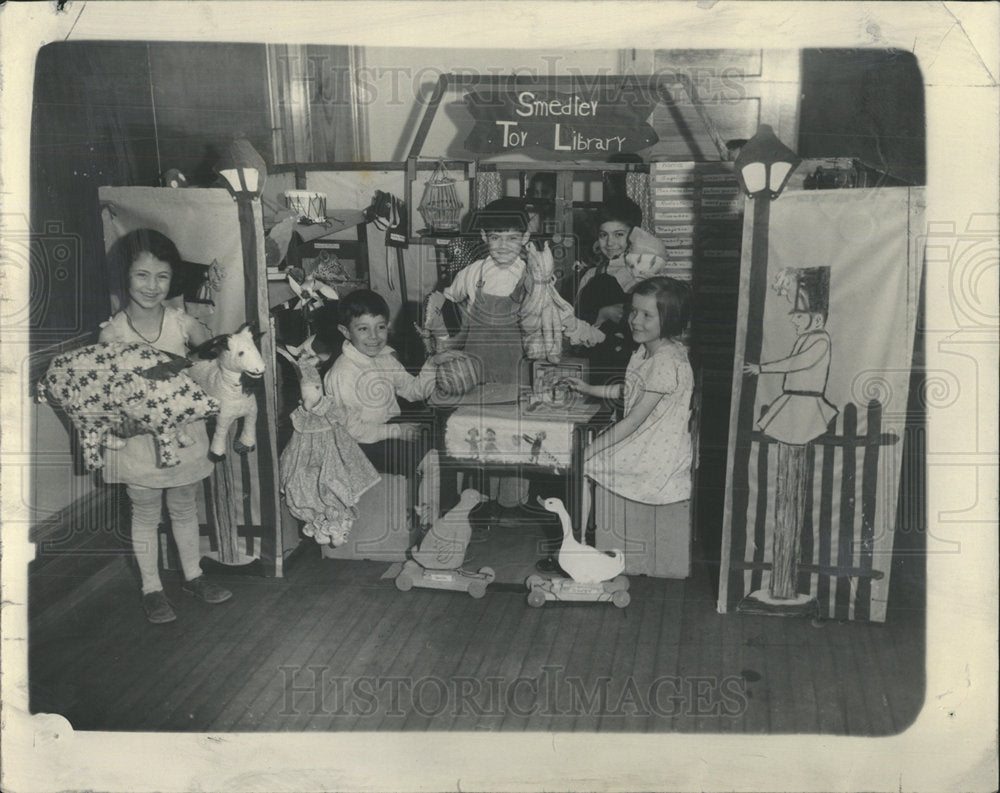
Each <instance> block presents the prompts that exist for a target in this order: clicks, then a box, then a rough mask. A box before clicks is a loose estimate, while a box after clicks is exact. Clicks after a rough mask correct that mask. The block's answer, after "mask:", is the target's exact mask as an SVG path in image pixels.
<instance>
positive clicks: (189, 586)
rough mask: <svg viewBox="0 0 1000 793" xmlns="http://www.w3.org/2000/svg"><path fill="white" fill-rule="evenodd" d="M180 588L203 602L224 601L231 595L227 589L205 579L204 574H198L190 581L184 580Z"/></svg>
mask: <svg viewBox="0 0 1000 793" xmlns="http://www.w3.org/2000/svg"><path fill="white" fill-rule="evenodd" d="M181 589H182V590H183V591H185V592H187V593H188V594H189V595H192V596H194V597H196V598H198V600H201V601H204V602H205V603H212V604H215V603H225V602H226V601H227V600H229V598H231V597H232V596H233V593H232V592H230V591H229V590H228V589H224V588H223V587H221V586H218V585H217V584H213V583H211V582H210V581H206V580H205V576H203V575H200V576H198V577H197V578H195V579H193V580H191V581H185V582H184V583H183V584H182V585H181Z"/></svg>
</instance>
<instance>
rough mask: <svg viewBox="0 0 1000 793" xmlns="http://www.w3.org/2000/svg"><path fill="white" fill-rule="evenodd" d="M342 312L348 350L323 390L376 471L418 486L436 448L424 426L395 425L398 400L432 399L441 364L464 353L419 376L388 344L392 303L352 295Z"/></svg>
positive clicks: (447, 355)
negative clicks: (423, 464) (424, 464)
mask: <svg viewBox="0 0 1000 793" xmlns="http://www.w3.org/2000/svg"><path fill="white" fill-rule="evenodd" d="M338 314H339V324H338V326H337V327H338V330H339V331H340V333H341V334H342V335H343V337H344V343H343V351H342V353H341V355H340V357H339V358H337V360H336V361H335V362H334V364H333V366H332V367H331V368H330V370H329V371H328V372H327V373H326V376H325V377H324V378H323V390H324V391H325V392H326V394H327V396H329V397H330V398H331V399H332V400H333V401H334V403H335V404H336V406H337V407H338V408H339V409H340V411H341V412H342V413H343V423H344V426H345V428H346V429H347V432H348V434H349V435H350V436H351V437H352V438H354V440H355V441H357V443H358V445H359V446H360V447H361V451H362V452H364V454H365V456H366V457H367V458H368V459H369V460H370V461H371V462H372V464H373V465H374V466H375V469H376V470H377V471H379V472H380V473H384V474H401V475H403V476H406V477H407V479H408V480H410V481H411V482H412V479H413V476H414V474H415V473H416V471H417V469H418V467H419V466H420V464H421V462H422V461H423V459H424V457H425V456H426V455H427V453H428V451H430V444H429V439H428V438H427V437H426V436H425V435H422V434H421V432H420V425H418V424H413V423H409V422H397V421H395V419H396V418H397V417H398V416H399V415H400V409H399V404H398V403H397V402H396V397H397V396H398V397H402V398H403V399H405V400H407V401H409V402H418V401H422V400H424V399H426V398H427V397H429V396H430V395H431V393H432V392H433V391H434V385H435V375H436V367H437V364H439V363H444V362H445V361H447V360H450V359H451V358H454V357H456V356H457V355H458V353H455V352H450V351H445V352H440V353H437V354H436V355H434V356H432V357H431V358H429V359H428V360H427V361H426V362H425V363H424V365H423V367H422V368H421V370H420V374H419V375H417V376H416V377H414V376H413V375H411V374H410V373H409V372H407V371H406V369H404V368H403V365H402V364H401V363H400V362H399V361H398V360H397V359H396V357H395V354H394V351H393V349H392V348H391V347H389V346H388V344H387V342H388V339H389V305H388V303H386V302H385V299H384V298H383V297H382V296H381V295H379V294H378V293H376V292H373V291H371V290H369V289H360V290H358V291H356V292H352V293H351V294H349V295H347V296H346V297H344V298H342V299H341V301H340V306H339V310H338ZM410 503H414V499H412V498H411V501H410ZM425 503H431V502H429V501H426V502H425ZM425 517H426V516H425ZM430 517H431V518H433V517H436V515H432V516H430Z"/></svg>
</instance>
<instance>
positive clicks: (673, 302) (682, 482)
mask: <svg viewBox="0 0 1000 793" xmlns="http://www.w3.org/2000/svg"><path fill="white" fill-rule="evenodd" d="M690 318H691V295H690V292H689V290H688V287H687V285H686V284H685V283H683V282H682V281H677V280H675V279H673V278H667V277H664V276H657V277H654V278H650V279H648V280H645V281H641V282H640V283H639V284H638V285H636V286H635V287H634V288H633V290H632V303H631V308H630V311H629V314H628V323H629V329H630V330H631V333H632V338H633V339H634V340H635V341H636V342H637V343H638V344H639V348H638V349H637V350H636V351H635V352H634V353H633V354H632V357H631V359H630V360H629V363H628V368H627V370H626V374H625V383H624V385H623V384H621V383H612V384H608V385H589V384H588V383H585V382H584V381H583V380H581V379H579V378H568V379H567V380H566V383H567V385H569V386H570V387H571V388H573V389H574V390H576V391H579V392H580V393H582V394H588V395H590V396H593V397H598V398H604V399H608V398H617V397H619V396H623V397H624V400H625V412H624V418H622V420H621V421H619V422H617V423H616V424H614V425H612V426H611V427H610V428H609V429H608V430H607V431H605V432H604V433H602V434H601V435H598V436H597V437H596V438H595V439H594V440H593V441H592V442H591V443H590V444H589V445H588V446H587V448H586V449H585V451H584V459H585V461H586V463H585V465H584V473H585V474H586V475H587V476H588V477H589V478H591V479H593V480H594V481H596V482H597V483H598V484H599V485H601V486H602V487H605V488H607V489H608V490H611V491H613V492H615V493H617V494H619V495H621V496H624V497H625V498H628V499H631V500H632V501H641V502H643V503H646V504H673V503H675V502H680V501H685V500H687V499H688V498H690V496H691V436H690V434H689V431H688V420H689V418H690V411H691V393H692V391H693V389H694V375H693V373H692V370H691V364H690V362H689V361H688V353H687V347H686V345H685V344H684V341H683V335H684V331H685V329H686V328H687V326H688V323H689V322H690Z"/></svg>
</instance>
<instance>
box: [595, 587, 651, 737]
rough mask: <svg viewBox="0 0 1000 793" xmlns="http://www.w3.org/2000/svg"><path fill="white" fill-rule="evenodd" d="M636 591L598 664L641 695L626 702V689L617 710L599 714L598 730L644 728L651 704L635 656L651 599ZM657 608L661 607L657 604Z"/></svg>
mask: <svg viewBox="0 0 1000 793" xmlns="http://www.w3.org/2000/svg"><path fill="white" fill-rule="evenodd" d="M636 595H637V593H635V592H633V593H632V600H631V602H630V603H629V605H628V606H626V607H625V608H624V609H623V610H622V615H623V617H624V619H621V620H614V623H615V633H614V635H613V636H609V637H608V641H607V642H605V643H604V644H603V645H602V649H603V652H602V653H601V656H600V659H599V663H600V664H601V667H600V671H599V672H598V674H606V675H608V677H610V678H611V679H612V680H613V681H616V683H617V685H618V686H619V687H620V688H621V689H624V688H625V687H633V686H634V687H635V688H637V689H638V690H639V693H640V698H639V700H638V701H637V702H627V701H626V700H625V692H624V691H623V692H622V693H623V696H622V697H621V701H620V703H619V705H620V706H619V707H618V708H615V710H614V711H609V712H606V713H601V714H599V716H598V720H597V725H596V729H597V730H598V731H609V732H611V731H615V732H621V731H624V730H625V729H629V730H630V731H633V732H634V731H639V730H642V729H644V728H645V720H646V714H647V713H648V704H647V702H646V699H647V698H648V697H647V694H646V691H648V688H647V690H646V691H643V690H642V689H641V687H639V685H638V682H637V680H636V669H635V657H636V648H637V646H638V643H639V637H640V636H641V634H640V633H639V626H640V625H641V622H642V617H643V615H644V614H645V613H646V608H647V605H648V604H649V603H650V598H649V597H648V596H645V597H637V596H636ZM657 608H658V607H657Z"/></svg>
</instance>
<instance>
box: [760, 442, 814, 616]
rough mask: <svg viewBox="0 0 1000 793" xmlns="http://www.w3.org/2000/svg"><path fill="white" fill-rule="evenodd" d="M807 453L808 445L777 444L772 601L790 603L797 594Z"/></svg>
mask: <svg viewBox="0 0 1000 793" xmlns="http://www.w3.org/2000/svg"><path fill="white" fill-rule="evenodd" d="M809 449H810V446H809V445H808V444H807V445H804V446H793V445H790V444H787V443H779V444H778V471H777V486H776V488H775V497H774V537H773V540H772V546H771V547H772V568H771V586H770V595H771V597H773V598H777V599H783V600H790V599H792V598H794V597H795V596H796V594H797V593H796V579H797V578H798V561H799V533H800V531H801V528H802V520H803V512H804V507H805V503H806V455H807V453H808V451H809Z"/></svg>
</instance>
